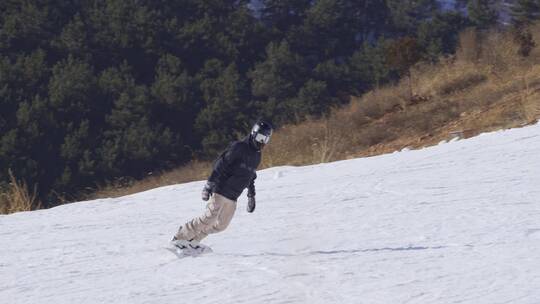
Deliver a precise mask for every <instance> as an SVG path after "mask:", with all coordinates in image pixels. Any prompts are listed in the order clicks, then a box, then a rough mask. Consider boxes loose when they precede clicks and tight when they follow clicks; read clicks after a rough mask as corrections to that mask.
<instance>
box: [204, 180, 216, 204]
mask: <svg viewBox="0 0 540 304" xmlns="http://www.w3.org/2000/svg"><path fill="white" fill-rule="evenodd" d="M215 185H216V184H215V183H213V182H206V185H204V187H203V189H202V193H201V196H202V200H203V201H205V202H206V201H207V200H209V199H210V196H211V195H212V192H214V187H215Z"/></svg>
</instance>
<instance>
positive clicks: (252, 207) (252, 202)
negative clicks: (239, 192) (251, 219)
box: [247, 196, 255, 213]
mask: <svg viewBox="0 0 540 304" xmlns="http://www.w3.org/2000/svg"><path fill="white" fill-rule="evenodd" d="M253 211H255V196H248V204H247V212H249V213H252V212H253Z"/></svg>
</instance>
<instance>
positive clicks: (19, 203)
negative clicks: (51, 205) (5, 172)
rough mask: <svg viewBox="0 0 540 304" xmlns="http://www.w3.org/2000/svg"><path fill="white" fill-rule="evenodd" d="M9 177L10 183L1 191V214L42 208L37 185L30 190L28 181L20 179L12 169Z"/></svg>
mask: <svg viewBox="0 0 540 304" xmlns="http://www.w3.org/2000/svg"><path fill="white" fill-rule="evenodd" d="M9 178H10V183H9V184H8V186H7V187H6V188H5V189H4V190H3V191H2V192H1V193H0V214H9V213H15V212H21V211H30V210H35V209H39V208H41V203H40V202H39V200H38V199H37V189H36V187H34V188H33V190H32V191H30V190H29V189H28V185H27V184H26V182H24V181H18V180H17V179H16V178H15V176H14V175H13V172H12V171H11V170H9Z"/></svg>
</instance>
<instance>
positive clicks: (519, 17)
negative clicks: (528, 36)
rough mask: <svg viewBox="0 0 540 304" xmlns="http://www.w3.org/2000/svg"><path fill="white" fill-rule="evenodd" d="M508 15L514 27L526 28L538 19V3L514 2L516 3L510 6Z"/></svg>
mask: <svg viewBox="0 0 540 304" xmlns="http://www.w3.org/2000/svg"><path fill="white" fill-rule="evenodd" d="M510 15H511V16H512V23H513V24H514V25H515V26H517V27H523V26H528V25H530V24H531V23H532V22H534V21H535V20H538V19H540V1H539V0H516V3H514V4H513V5H512V6H511V10H510Z"/></svg>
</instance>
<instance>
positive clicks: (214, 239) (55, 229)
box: [0, 125, 540, 304]
mask: <svg viewBox="0 0 540 304" xmlns="http://www.w3.org/2000/svg"><path fill="white" fill-rule="evenodd" d="M539 169H540V125H534V126H529V127H524V128H519V129H512V130H506V131H499V132H494V133H488V134H482V135H480V136H478V137H475V138H471V139H467V140H458V141H452V142H449V143H441V144H439V145H438V146H435V147H430V148H426V149H422V150H415V151H402V152H396V153H392V154H387V155H382V156H378V157H371V158H363V159H354V160H347V161H340V162H334V163H328V164H321V165H314V166H306V167H276V168H271V169H267V170H262V171H259V172H258V175H259V178H258V179H257V183H256V185H257V202H258V205H257V209H256V210H255V212H254V213H253V214H249V213H247V212H246V211H245V207H246V200H247V199H246V197H245V193H244V194H243V195H242V197H241V198H240V200H239V203H238V209H237V211H236V212H237V213H236V215H235V218H233V220H232V223H231V225H230V226H229V228H228V229H227V230H226V231H224V232H222V233H220V234H215V235H211V236H209V237H208V238H207V239H206V240H205V241H204V243H205V244H207V245H209V246H211V247H212V249H213V250H214V252H213V253H209V254H206V255H203V256H199V257H195V258H192V257H188V258H183V259H178V258H177V257H176V256H175V255H174V254H172V253H171V252H169V251H167V250H166V249H165V247H166V246H167V245H168V241H169V239H170V238H171V237H172V235H173V234H174V233H175V231H176V229H177V228H178V226H179V225H180V224H182V223H183V222H185V221H187V220H189V219H191V218H192V217H194V216H198V215H200V214H201V213H202V212H203V210H204V206H205V205H204V203H203V202H202V201H201V199H200V191H201V189H202V186H203V181H200V182H193V183H188V184H182V185H174V186H168V187H163V188H159V189H154V190H151V191H147V192H143V193H139V194H135V195H130V196H125V197H120V198H114V199H113V198H111V199H101V200H95V201H88V202H80V203H74V204H69V205H63V206H60V207H56V208H53V209H49V210H40V211H33V212H23V213H17V214H12V215H5V216H0V303H77V304H82V303H198V304H201V303H369V304H372V303H392V304H393V303H437V304H439V303H475V304H477V303H486V304H488V303H489V304H496V303H500V304H502V303H530V304H533V303H540V188H539V185H540V170H539Z"/></svg>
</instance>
